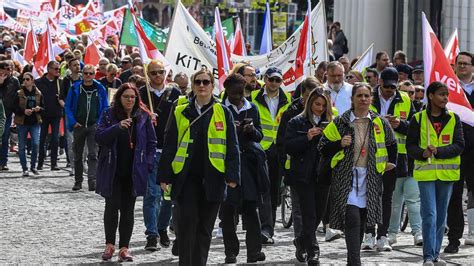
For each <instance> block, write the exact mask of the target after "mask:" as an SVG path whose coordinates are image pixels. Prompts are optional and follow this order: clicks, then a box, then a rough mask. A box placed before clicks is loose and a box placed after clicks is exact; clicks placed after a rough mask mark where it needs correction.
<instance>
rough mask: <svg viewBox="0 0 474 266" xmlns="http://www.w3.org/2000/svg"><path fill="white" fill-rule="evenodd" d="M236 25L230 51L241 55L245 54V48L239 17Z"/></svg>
mask: <svg viewBox="0 0 474 266" xmlns="http://www.w3.org/2000/svg"><path fill="white" fill-rule="evenodd" d="M236 24H237V26H236V28H235V33H234V40H233V42H232V53H233V54H236V55H241V56H247V49H245V42H244V34H243V32H242V26H241V25H240V18H238V17H237V22H236Z"/></svg>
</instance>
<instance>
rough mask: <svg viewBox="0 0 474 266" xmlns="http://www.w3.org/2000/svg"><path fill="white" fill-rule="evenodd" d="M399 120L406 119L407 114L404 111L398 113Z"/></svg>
mask: <svg viewBox="0 0 474 266" xmlns="http://www.w3.org/2000/svg"><path fill="white" fill-rule="evenodd" d="M400 118H401V119H407V112H405V111H400Z"/></svg>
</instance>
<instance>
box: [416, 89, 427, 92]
mask: <svg viewBox="0 0 474 266" xmlns="http://www.w3.org/2000/svg"><path fill="white" fill-rule="evenodd" d="M415 91H416V92H425V89H415Z"/></svg>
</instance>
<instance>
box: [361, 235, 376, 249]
mask: <svg viewBox="0 0 474 266" xmlns="http://www.w3.org/2000/svg"><path fill="white" fill-rule="evenodd" d="M374 246H375V237H374V236H372V234H365V235H364V241H363V242H362V250H373V249H374Z"/></svg>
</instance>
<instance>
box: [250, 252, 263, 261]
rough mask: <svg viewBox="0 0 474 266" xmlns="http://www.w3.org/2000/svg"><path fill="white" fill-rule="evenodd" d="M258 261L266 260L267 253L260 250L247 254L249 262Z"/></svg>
mask: <svg viewBox="0 0 474 266" xmlns="http://www.w3.org/2000/svg"><path fill="white" fill-rule="evenodd" d="M257 261H265V253H263V252H261V251H260V252H258V253H257V254H254V255H247V263H254V262H257Z"/></svg>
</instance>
